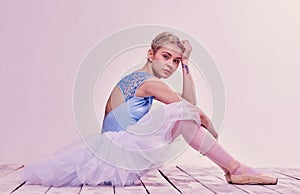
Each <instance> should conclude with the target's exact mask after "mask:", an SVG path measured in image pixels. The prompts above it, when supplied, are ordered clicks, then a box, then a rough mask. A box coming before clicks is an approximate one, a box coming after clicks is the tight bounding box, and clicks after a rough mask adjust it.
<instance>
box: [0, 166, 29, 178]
mask: <svg viewBox="0 0 300 194" xmlns="http://www.w3.org/2000/svg"><path fill="white" fill-rule="evenodd" d="M22 167H23V165H20V164H2V165H0V180H1V177H5V176H6V175H8V174H10V173H13V172H14V171H16V170H18V169H20V168H22Z"/></svg>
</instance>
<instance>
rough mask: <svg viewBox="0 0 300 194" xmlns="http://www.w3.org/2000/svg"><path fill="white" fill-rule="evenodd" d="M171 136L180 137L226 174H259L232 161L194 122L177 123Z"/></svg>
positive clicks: (207, 133) (214, 140)
mask: <svg viewBox="0 0 300 194" xmlns="http://www.w3.org/2000/svg"><path fill="white" fill-rule="evenodd" d="M172 135H173V139H174V138H176V137H177V136H178V135H182V136H183V137H184V139H185V141H186V142H187V143H188V144H189V145H190V146H191V147H192V148H194V149H195V150H197V151H199V152H200V153H201V154H203V155H205V156H207V157H208V158H209V159H210V160H212V161H213V162H214V163H216V164H217V165H218V166H219V167H221V168H222V169H223V170H224V172H225V173H226V174H229V173H230V174H248V175H257V174H259V173H258V172H257V171H256V170H255V169H253V168H250V167H248V166H246V165H245V164H242V163H240V162H239V161H237V160H236V159H234V158H233V157H232V156H231V155H230V154H229V153H228V152H227V151H226V150H225V149H224V148H223V147H222V146H221V145H220V144H219V143H218V142H217V141H216V139H215V138H214V137H213V136H212V135H211V134H210V133H209V132H208V131H207V130H206V129H205V128H203V127H201V126H199V125H198V124H197V123H196V122H194V121H179V122H177V123H176V125H175V127H174V129H173V131H172Z"/></svg>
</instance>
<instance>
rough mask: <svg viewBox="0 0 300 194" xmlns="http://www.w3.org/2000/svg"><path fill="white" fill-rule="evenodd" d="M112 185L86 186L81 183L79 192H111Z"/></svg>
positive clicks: (105, 193)
mask: <svg viewBox="0 0 300 194" xmlns="http://www.w3.org/2000/svg"><path fill="white" fill-rule="evenodd" d="M113 193H114V188H113V187H112V186H88V185H83V186H82V189H81V191H80V194H113Z"/></svg>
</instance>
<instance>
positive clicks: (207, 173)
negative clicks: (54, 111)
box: [0, 165, 300, 194]
mask: <svg viewBox="0 0 300 194" xmlns="http://www.w3.org/2000/svg"><path fill="white" fill-rule="evenodd" d="M21 170H22V165H0V193H1V194H2V193H14V194H16V193H28V194H38V193H47V194H53V193H63V194H72V193H74V194H75V193H76V194H78V193H80V194H83V193H84V194H100V193H101V194H102V193H104V194H106V193H111V194H112V193H117V194H119V193H124V194H125V193H128V194H135V193H136V194H140V193H155V194H168V193H188V194H189V193H197V194H198V193H260V194H261V193H285V194H286V193H287V194H289V193H291V194H297V193H299V194H300V169H289V168H269V169H261V170H262V171H266V172H267V173H269V174H271V175H275V176H277V177H278V178H279V180H278V184H277V185H264V186H260V185H232V184H228V183H226V182H225V180H224V178H223V172H222V171H221V170H219V169H218V168H217V167H197V166H174V167H163V168H160V169H157V170H152V171H150V172H149V173H148V174H146V175H145V176H144V177H142V178H141V180H140V181H141V184H140V185H139V186H128V187H111V186H98V187H92V186H85V185H84V186H81V187H61V188H57V187H45V186H40V185H27V184H25V183H24V182H21V181H20V179H19V172H20V171H21Z"/></svg>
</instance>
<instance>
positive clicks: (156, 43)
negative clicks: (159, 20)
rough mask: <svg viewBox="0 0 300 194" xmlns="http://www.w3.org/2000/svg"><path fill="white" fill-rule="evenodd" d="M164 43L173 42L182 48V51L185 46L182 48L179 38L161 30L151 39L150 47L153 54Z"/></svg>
mask: <svg viewBox="0 0 300 194" xmlns="http://www.w3.org/2000/svg"><path fill="white" fill-rule="evenodd" d="M166 44H175V45H177V46H178V47H179V48H180V49H181V50H182V52H184V51H185V48H184V46H183V44H182V43H181V41H180V39H179V38H178V37H177V36H175V35H174V34H172V33H170V32H162V33H160V34H158V35H157V36H156V37H155V38H154V39H153V40H152V43H151V49H152V50H153V52H154V54H155V53H156V51H157V50H158V49H160V48H161V47H162V46H164V45H166Z"/></svg>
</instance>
